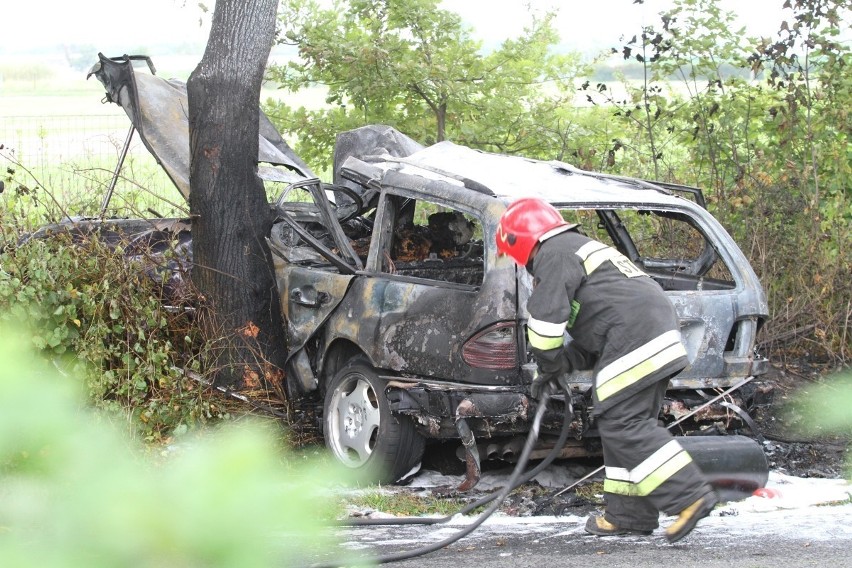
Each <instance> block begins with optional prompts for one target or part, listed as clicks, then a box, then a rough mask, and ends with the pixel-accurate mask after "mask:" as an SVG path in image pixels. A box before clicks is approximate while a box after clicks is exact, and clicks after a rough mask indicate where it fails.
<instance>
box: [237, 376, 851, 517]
mask: <svg viewBox="0 0 852 568" xmlns="http://www.w3.org/2000/svg"><path fill="white" fill-rule="evenodd" d="M830 371H831V370H830V369H827V368H826V367H825V366H818V365H811V364H809V363H806V362H801V361H797V362H795V363H789V362H788V363H786V364H781V363H774V364H773V365H772V366H771V367H770V370H769V372H768V373H767V374H766V375H764V376H762V377H760V380H759V384H758V385H755V386H756V387H757V390H758V391H759V392H760V393H762V395H761V396H756V397H755V399H754V400H755V401H756V403H755V404H752V405H751V406H749V407H748V412H749V414H750V416H751V418H752V419H753V421H754V423H755V425H756V427H757V430H758V431H759V433H760V435H761V436H762V438H761V439H762V447H763V450H764V453H765V454H766V457H767V460H768V462H769V467H770V469H771V470H774V471H778V472H780V473H783V474H786V475H791V476H795V477H816V478H840V477H845V476H848V475H850V474H852V471H850V469H848V466H847V464H850V465H852V453H850V452H852V444H850V441H852V428H850V429H848V430H847V432H846V433H845V435H837V434H834V433H826V432H820V431H818V430H816V431H814V429H813V428H811V429H808V428H806V426H807V418H806V417H805V415H804V414H803V413H802V412H801V411H800V410H799V409H798V406H797V404H796V401H797V400H800V399H801V398H802V393H807V391H808V389H809V388H811V387H814V386H816V385H818V384H820V383H821V382H822V381H824V380H825V377H827V376H828V375H829V374H830ZM756 382H757V381H756ZM266 395H269V396H268V397H266V398H263V399H261V398H260V397H250V399H252V400H251V402H252V403H253V405H254V406H255V408H254V410H255V411H258V410H260V413H261V414H265V413H266V412H269V409H270V408H271V409H272V411H273V412H270V413H272V414H276V415H277V416H278V417H279V418H283V422H284V423H287V424H289V429H288V431H289V433H290V436H291V441H292V442H294V443H295V444H296V445H297V446H302V447H303V448H311V447H313V448H314V449H316V450H318V451H321V450H319V448H320V447H321V446H322V441H321V432H320V428H319V422H320V421H319V418H318V417H319V409H318V408H311V409H300V410H295V411H294V410H292V409H291V410H289V411H288V412H287V413H286V416H285V413H284V412H282V411H283V410H284V409H285V408H286V405H285V404H283V403H281V401H280V400H279V399H277V397H275V396H274V395H272V393H266ZM805 396H806V395H805ZM258 407H260V408H258ZM264 411H266V412H264ZM732 433H735V434H742V435H746V436H749V437H752V438H755V439H758V437H757V436H756V435H755V433H754V432H753V431H752V430H751V428H749V427H748V426H747V425H745V424H742V428H740V429H738V430H735V431H734V432H732ZM457 446H458V444H457V443H436V444H429V445H427V451H426V455H425V456H424V460H423V468H424V469H430V470H437V471H440V472H441V473H444V474H448V475H453V476H457V477H458V481H459V482H461V480H462V478H463V476H464V465H463V463H462V462H461V461H460V460H459V459H458V458H457V457H456V448H457ZM558 464H559V465H562V466H568V467H570V468H571V469H573V470H575V471H576V472H577V476H578V477H579V476H581V475H583V474H584V473H587V472H590V471H592V470H593V469H595V468H596V467H598V466H600V465H601V464H602V460H601V459H600V458H589V459H584V460H560V461H559V462H558ZM507 465H508V464H506V462H498V461H485V462H483V464H482V468H483V471H488V470H489V469H505V468H506V467H507ZM400 485H401V487H400V488H399V489H400V490H402V491H405V490H406V489H407V488H405V487H404V485H405V482H403V483H401V484H400ZM600 489H601V488H600V486H599V483H598V486H597V487H596V486H595V484H594V483H592V484H584V485H583V486H580V487H578V488H577V490H576V491H569V492H566V493H565V494H563V495H560V496H554V494H555V493H556V492H557V491H558V490H555V489H550V490H548V489H544V488H542V487H540V486H539V485H538V484H537V483H529V484H527V485H526V486H525V487H523V488H521V489H519V490H517V491H515V492H513V493H512V494H511V495H510V496H509V498H508V499H507V500H506V502H505V503H504V505H503V507H501V509H502V510H503V511H504V512H505V513H508V514H511V515H520V516H527V515H562V514H576V515H585V514H587V513H588V512H589V511H591V510H594V509H596V508H599V507H600V505H601V502H600V499H599V495H598V494H599V493H600ZM471 493H472V495H471V494H468V495H466V496H462V495H458V494H452V493H451V495H450V496H452V497H455V498H461V499H462V500H463V501H464V500H472V499H475V498H476V497H479V496H481V495H482V494H483V493H482V492H480V491H478V490H476V489H475V490H474V491H472V492H471Z"/></svg>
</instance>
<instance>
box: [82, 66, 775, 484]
mask: <svg viewBox="0 0 852 568" xmlns="http://www.w3.org/2000/svg"><path fill="white" fill-rule="evenodd" d="M132 59H133V58H130V57H127V56H125V57H123V58H116V59H108V58H104V57H102V58H101V62H100V63H99V65H98V66H97V67H96V69H95V70H94V75H95V76H96V77H97V78H98V79H99V80H100V81H101V82H102V83H104V85H105V87H106V88H107V98H108V100H109V101H111V102H115V103H117V104H120V105H121V106H122V107H123V108H124V109H125V111H126V112H127V114H128V116H129V117H130V119H131V121H132V123H133V126H134V127H135V129H136V130H137V131H138V132H139V134H140V135H141V136H142V138H143V140H144V142H145V145H146V146H147V147H148V149H149V150H150V151H151V152H152V153H153V154H154V155H155V156H156V157H157V159H158V160H159V161H160V162H161V164H162V165H163V167H164V168H165V169H166V171H167V172H168V173H169V176H170V177H171V178H172V179H173V180H174V181H175V184H176V185H177V186H178V187H179V188H180V189H181V191H182V193H184V195H187V193H188V190H189V185H188V171H189V166H188V164H189V145H188V125H187V118H186V114H185V109H186V104H185V101H186V90H185V87H184V86H182V84H181V83H179V82H176V81H166V80H163V79H160V78H159V77H157V76H155V75H153V74H150V73H146V72H143V71H140V70H137V69H134V67H133V65H132ZM260 120H261V151H260V154H259V156H258V172H259V175H260V177H261V178H262V179H263V180H264V183H266V184H267V186H268V187H280V188H281V191H280V192H278V195H279V196H278V198H277V200H276V201H275V202H274V203H271V204H270V206H271V207H274V209H275V212H276V215H277V221H276V222H275V224H274V226H273V228H272V231H271V233H270V235H269V238H268V242H269V246H270V248H271V250H272V252H273V256H274V259H275V273H276V278H277V283H278V288H279V293H280V298H281V306H282V316H283V318H284V321H285V325H286V330H287V341H288V344H287V345H288V353H289V356H288V363H287V367H286V369H285V371H286V373H285V374H286V379H285V380H286V389H287V392H288V393H289V395H290V396H291V397H292V398H294V399H296V400H301V401H302V402H303V403H304V404H315V405H317V406H319V407H320V408H321V410H322V412H321V414H322V421H323V433H324V437H325V440H326V443H327V445H328V447H329V448H330V450H331V452H332V453H333V455H334V456H335V458H336V459H337V460H339V461H340V462H341V463H343V464H345V465H346V466H349V467H351V468H353V470H358V471H365V472H368V473H369V474H371V475H372V476H373V477H375V478H378V479H381V480H384V481H393V480H396V479H398V478H399V477H400V476H402V475H404V474H405V473H406V472H408V471H409V470H410V469H411V468H412V467H413V466H415V465H416V464H417V463H418V462H419V461H420V459H421V457H422V455H423V452H424V448H425V445H426V443H427V441H428V440H458V439H463V440H464V442H465V444H464V448H466V450H461V448H460V453H461V454H462V457H465V456H464V454H465V452H466V453H467V457H468V458H470V457H471V454H473V457H474V458H475V460H476V467H477V468H478V462H479V459H480V456H482V457H483V458H499V459H506V460H509V461H512V459H513V458H514V457H515V455H516V454H517V451H518V449H519V448H520V444H521V438H520V437H521V436H523V435H524V434H525V433H526V432H527V431H528V430H529V428H530V421H531V417H532V414H533V412H532V409H533V407H534V405H535V404H536V402H535V400H533V399H532V398H530V396H529V384H530V382H531V378H532V376H533V373H534V371H535V364H534V362H533V361H532V358H531V355H530V352H529V349H528V347H527V341H526V333H525V322H526V320H527V317H528V316H527V314H526V312H525V307H524V306H525V304H526V299H527V298H528V296H529V294H530V292H531V286H532V281H531V278H530V277H529V275H528V274H527V273H526V271H524V270H519V269H517V268H516V266H515V264H514V263H513V262H512V261H511V260H510V259H508V258H501V257H498V255H497V251H496V246H495V238H494V235H495V231H496V230H497V224H498V220H499V218H500V215H501V214H502V212H503V211H504V210H505V208H506V206H507V205H508V204H509V203H511V202H512V201H513V200H515V199H517V198H519V197H524V196H533V197H539V198H541V199H544V200H546V201H548V202H549V203H551V204H553V205H554V206H555V207H556V208H557V209H558V210H560V211H561V212H562V214H563V217H564V218H565V219H566V220H568V221H569V222H576V223H580V225H581V226H582V228H583V230H584V231H585V232H586V233H587V234H588V235H589V236H591V237H593V238H596V239H598V240H600V241H603V242H606V243H607V244H610V245H611V246H613V247H615V248H616V249H618V250H619V251H620V252H621V253H622V254H623V255H625V256H626V257H627V258H629V259H630V260H631V261H632V262H633V263H634V264H636V266H638V267H639V268H641V269H642V270H643V271H645V272H646V273H647V274H649V275H651V276H652V277H653V278H654V279H655V280H656V281H657V282H658V283H659V284H660V285H661V286H662V287H663V289H664V290H665V291H666V293H667V295H668V297H669V298H670V299H671V301H672V303H673V304H674V306H675V308H676V311H677V313H678V316H679V318H680V326H681V332H682V336H683V339H684V343H685V344H686V347H687V351H688V355H689V360H690V363H691V364H690V366H689V367H688V368H687V369H685V370H684V371H683V372H682V373H680V374H679V375H678V376H676V377H675V378H674V379H673V380H672V381H671V384H670V385H669V391H668V396H667V399H666V403H665V406H664V408H663V411H662V413H661V419H662V420H664V421H667V422H672V421H673V420H675V419H677V418H678V417H680V416H683V415H684V414H685V413H686V412H687V411H689V409H692V408H695V407H697V406H700V405H701V404H702V403H704V402H705V401H706V400H707V399H708V398H710V396H711V395H712V394H715V393H716V392H718V390H720V389H730V388H731V387H735V386H737V385H740V384H744V383H747V382H748V380H749V379H750V378H751V377H754V376H757V375H760V374H762V373H764V372H765V371H766V369H767V362H766V360H765V359H763V358H762V357H760V356H759V355H757V354H756V352H755V337H756V335H757V332H758V330H759V328H760V327H761V325H762V323H763V322H764V320H765V319H766V318H767V311H768V308H767V303H766V299H765V296H764V292H763V290H762V288H761V285H760V282H759V281H758V279H757V277H756V275H755V273H754V271H753V270H752V268H751V267H750V265H749V263H748V261H747V260H746V258H745V256H744V255H743V253H742V251H741V250H740V249H739V247H738V246H737V245H736V243H735V242H734V241H733V239H732V238H731V237H730V236H729V235H728V233H727V232H726V231H725V230H724V228H723V227H722V226H721V225H720V224H719V223H718V221H717V220H716V219H714V218H713V216H712V215H711V214H710V213H709V212H708V211H707V210H706V209H705V207H704V206H703V197H702V195H701V192H700V191H699V190H697V189H694V188H689V187H684V186H679V185H674V184H669V183H660V182H648V181H644V180H638V179H630V178H622V177H616V176H612V175H605V174H600V173H594V172H588V171H583V170H579V169H577V168H575V167H573V166H570V165H568V164H565V163H562V162H555V161H550V162H548V161H540V160H533V159H527V158H523V157H518V156H506V155H497V154H491V153H487V152H482V151H477V150H473V149H470V148H467V147H463V146H459V145H456V144H453V143H452V142H441V143H438V144H435V145H433V146H429V147H423V146H421V145H420V144H418V143H417V142H416V141H414V140H411V139H410V138H408V137H406V136H405V135H403V134H401V133H399V132H397V131H396V130H394V129H393V128H390V127H387V126H365V127H363V128H360V129H357V130H354V131H349V132H344V133H341V134H339V135H338V138H337V145H336V148H335V156H334V168H333V175H334V180H333V183H326V182H323V181H321V180H319V179H318V178H317V177H316V176H315V175H314V174H313V173H312V172H311V171H310V169H309V168H308V167H307V166H306V165H305V164H304V163H303V162H302V161H301V160H300V159H299V158H298V156H296V155H295V154H294V153H293V152H292V150H291V149H290V148H289V147H288V146H287V145H286V143H285V142H284V140H283V139H282V138H281V136H280V135H278V133H277V132H275V130H274V128H272V125H271V123H269V121H268V119H266V117H265V116H261V119H260ZM135 222H136V223H144V222H143V221H135ZM155 223H156V225H151V227H152V228H154V227H155V226H156V230H168V227H169V226H173V227H179V228H180V229H179V230H180V231H181V234H182V235H184V237H182V241H181V242H183V243H186V244H187V249H188V252H187V257H188V258H191V240H189V238H188V235H186V233H185V231H186V230H187V225H186V224H183V223H180V222H179V220H163V219H158V220H156V222H155ZM567 340H570V338H569V337H567V336H566V341H567ZM570 385H571V392H570V393H564V394H561V395H559V396H557V397H556V403H555V405H554V407H553V408H552V410H551V411H550V412H549V413H548V416H547V418H546V420H545V425H544V429H543V435H542V436H541V437H540V447H541V450H540V452H539V454H538V455H539V456H540V455H541V454H542V452H546V451H547V449H548V448H549V446H548V444H550V445H551V446H552V439H553V434H554V433H555V432H556V430H557V429H558V427H559V424H560V423H561V422H562V414H564V410H565V409H566V408H572V412H573V416H572V423H571V429H572V435H573V437H572V439H571V440H570V443H569V444H567V445H566V446H565V447H564V448H563V450H562V456H564V457H572V456H585V455H591V454H596V453H597V452H599V443H598V441H597V438H596V433H595V429H594V424H593V423H592V422H591V421H590V404H591V398H590V393H589V391H590V388H591V375H590V373H589V372H576V373H574V374H573V375H572V376H571V377H570ZM748 396H749V393H748V390H747V389H740V390H739V391H737V392H736V393H735V394H734V395H733V396H731V397H728V398H726V401H725V404H724V405H713V406H709V407H708V408H706V409H704V410H702V412H701V413H699V414H697V415H696V416H694V417H693V419H692V420H690V421H689V423H684V424H682V425H681V426H680V427H679V429H678V432H680V433H683V429H685V428H688V429H690V430H693V431H697V432H701V433H714V432H722V431H725V430H728V429H730V428H732V425H738V424H742V421H743V420H748V418H747V414H746V412H745V410H743V408H742V406H743V398H747V397H748ZM566 397H570V401H568V400H566ZM568 402H570V403H571V404H570V405H569V404H567V403H568ZM534 457H535V455H534ZM468 461H470V460H468ZM477 474H478V471H474V470H472V469H471V468H470V467H469V469H468V480H467V481H468V483H467V485H468V486H470V485H472V484H474V483H475V482H476V479H475V477H476V475H477Z"/></svg>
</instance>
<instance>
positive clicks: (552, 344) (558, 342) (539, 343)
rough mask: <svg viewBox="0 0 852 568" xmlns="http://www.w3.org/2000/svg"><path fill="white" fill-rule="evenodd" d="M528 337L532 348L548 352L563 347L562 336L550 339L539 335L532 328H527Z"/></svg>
mask: <svg viewBox="0 0 852 568" xmlns="http://www.w3.org/2000/svg"><path fill="white" fill-rule="evenodd" d="M527 337H528V338H529V342H530V347H534V348H536V349H540V350H542V351H547V350H548V349H556V348H557V347H562V336H561V335H560V336H559V337H550V336H547V335H539V334H537V333H536V332H535V331H533V330H532V329H530V328H527Z"/></svg>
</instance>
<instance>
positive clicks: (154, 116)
mask: <svg viewBox="0 0 852 568" xmlns="http://www.w3.org/2000/svg"><path fill="white" fill-rule="evenodd" d="M98 58H99V61H98V62H97V63H96V64H95V65H94V66H93V67H92V69H91V70H90V71H89V73H88V75H87V78H88V77H91V76H92V75H94V76H95V77H96V78H97V79H98V80H99V81H100V82H101V83H103V85H104V87H105V88H106V100H107V101H109V102H113V103H116V104H117V105H119V106H121V107H122V108H123V109H124V111H125V112H126V113H127V116H128V117H129V118H130V121H131V122H132V124H133V126H134V128H135V129H136V131H137V132H138V133H139V136H140V138H141V139H142V143H143V144H145V147H146V148H148V151H150V152H151V154H153V155H154V157H155V158H156V159H157V161H158V162H159V163H160V165H161V166H162V167H163V169H164V170H165V171H166V173H167V174H168V176H169V177H170V178H171V180H172V182H174V184H175V186H177V188H178V190H179V191H180V192H181V194H182V195H183V196H184V197H185V198H189V160H190V152H189V116H188V115H189V103H188V100H187V94H186V83H184V82H183V81H180V80H177V79H163V78H161V77H158V76H157V75H155V74H154V66H153V64H152V63H151V60H150V59H149V58H148V57H145V56H129V55H124V56H121V57H114V58H109V57H105V56H104V55H103V54H101V53H99V54H98ZM134 61H144V62H146V63H147V64H148V68H149V69H150V71H151V72H150V73H148V72H144V71H142V72H140V71H139V70H137V69H135V68H134V67H133V62H134ZM259 126H260V130H259V143H260V144H259V148H258V155H257V161H258V163H260V164H264V163H265V164H270V165H272V166H284V167H285V168H286V169H283V170H282V169H281V168H276V169H272V168H269V169H266V170H265V171H267V172H269V173H270V175H272V176H273V177H274V180H275V181H289V182H296V181H300V180H304V179H311V178H315V177H316V176H315V175H314V173H313V172H312V171H311V170H310V168H309V167H308V166H307V164H305V163H304V162H303V161H302V160H301V158H299V157H298V156H297V155H296V153H295V152H293V150H292V149H291V148H290V146H289V145H288V144H287V142H285V141H284V139H283V138H282V137H281V134H279V133H278V131H277V130H276V129H275V127H274V126H273V125H272V122H270V120H269V118H268V117H267V116H266V115H265V114H264V113H263V111H261V112H260V115H259ZM261 177H264V174H263V173H261Z"/></svg>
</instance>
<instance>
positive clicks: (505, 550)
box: [338, 504, 852, 568]
mask: <svg viewBox="0 0 852 568" xmlns="http://www.w3.org/2000/svg"><path fill="white" fill-rule="evenodd" d="M664 521H665V519H664ZM465 522H469V519H467V520H462V521H459V522H458V524H456V523H455V521H454V522H453V523H454V525H453V526H444V525H442V526H439V527H435V526H432V527H422V526H420V527H365V528H357V529H346V530H344V531H342V532H341V533H340V535H339V536H340V537H342V539H343V540H344V542H345V543H344V545H343V546H344V548H345V550H346V551H347V552H346V553H345V554H347V555H348V556H349V558H351V557H352V556H351V555H353V554H358V553H362V554H364V553H369V554H375V553H376V552H378V554H391V553H397V552H401V551H404V550H412V549H415V548H417V547H420V546H423V545H425V544H428V543H431V542H436V541H438V540H440V539H442V538H445V537H447V536H449V535H450V534H452V533H454V532H456V531H458V530H459V529H461V528H462V527H463V524H464V523H465ZM584 522H585V518H582V517H577V516H568V517H558V518H554V517H545V518H540V517H532V518H526V519H525V518H505V517H504V518H495V519H494V521H493V522H492V521H489V522H487V523H486V524H485V525H483V526H482V527H480V528H479V529H478V530H477V531H476V532H474V533H473V534H472V535H470V536H469V537H467V538H465V539H463V540H461V541H459V542H457V543H455V544H453V545H451V546H449V547H446V548H442V549H440V550H438V551H436V552H433V553H431V554H428V555H426V556H421V557H418V558H415V559H412V560H406V561H402V562H398V563H394V564H393V565H396V566H401V567H412V566H416V567H418V568H433V567H434V568H438V567H441V568H444V567H446V566H473V567H483V568H484V567H487V568H504V567H505V568H509V567H511V568H525V567H534V568H546V567H549V566H554V567H556V566H559V567H566V566H572V567H573V566H577V567H582V568H593V567H598V566H601V567H603V566H605V567H607V568H618V567H628V566H629V567H636V566H672V567H678V568H680V567H691V566H695V567H701V568H716V567H719V568H722V567H724V568H730V567H732V566H735V567H746V568H764V567H766V568H779V567H788V566H789V567H805V566H820V567H821V568H840V567H846V566H852V554H850V550H852V505H850V504H846V505H840V506H822V507H808V508H805V509H795V510H783V509H782V510H776V511H764V512H748V513H739V512H734V511H729V512H727V513H725V512H719V511H715V512H714V514H713V516H711V517H709V518H707V519H704V520H703V521H702V522H701V524H699V526H698V528H697V529H696V530H695V531H694V532H693V533H692V534H691V535H689V536H688V537H687V538H686V539H684V540H683V541H681V542H680V543H677V544H675V545H670V544H668V543H667V542H666V541H665V539H664V538H663V531H662V529H658V530H657V531H656V532H655V533H654V534H653V535H652V536H650V537H640V536H627V537H606V538H600V537H594V536H591V535H587V534H586V533H585V532H584V531H583V528H582V527H583V523H584ZM338 558H339V557H338Z"/></svg>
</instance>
